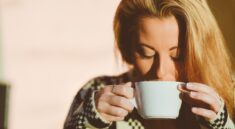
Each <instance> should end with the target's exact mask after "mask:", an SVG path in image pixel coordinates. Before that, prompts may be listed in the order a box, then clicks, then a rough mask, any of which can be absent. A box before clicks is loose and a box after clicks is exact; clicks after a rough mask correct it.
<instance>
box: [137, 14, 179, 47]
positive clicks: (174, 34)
mask: <svg viewBox="0 0 235 129" xmlns="http://www.w3.org/2000/svg"><path fill="white" fill-rule="evenodd" d="M138 31H139V41H140V42H141V43H145V44H147V45H150V46H152V47H154V48H155V49H163V48H166V49H167V48H169V47H172V46H177V45H178V37H179V27H178V23H177V20H176V18H175V17H174V16H170V17H166V18H156V17H154V18H143V19H141V20H140V22H139V30H138ZM159 47H160V48H159Z"/></svg>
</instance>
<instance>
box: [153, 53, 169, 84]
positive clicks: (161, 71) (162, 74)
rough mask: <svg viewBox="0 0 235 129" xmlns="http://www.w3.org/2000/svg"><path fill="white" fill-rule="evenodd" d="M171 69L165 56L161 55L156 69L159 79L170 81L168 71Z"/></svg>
mask: <svg viewBox="0 0 235 129" xmlns="http://www.w3.org/2000/svg"><path fill="white" fill-rule="evenodd" d="M169 69H170V68H169V67H168V63H167V61H166V60H165V59H164V57H159V60H158V63H157V69H156V76H157V79H158V80H161V81H168V80H169V78H168V77H167V72H168V70H169Z"/></svg>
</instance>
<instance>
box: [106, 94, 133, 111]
mask: <svg viewBox="0 0 235 129" xmlns="http://www.w3.org/2000/svg"><path fill="white" fill-rule="evenodd" d="M107 99H108V103H109V104H111V105H113V106H117V107H121V108H124V109H125V110H127V111H128V112H131V111H132V110H133V109H134V106H133V104H131V102H130V101H129V99H127V98H124V97H121V96H115V95H112V96H110V97H109V98H107Z"/></svg>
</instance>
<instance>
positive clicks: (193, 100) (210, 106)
mask: <svg viewBox="0 0 235 129" xmlns="http://www.w3.org/2000/svg"><path fill="white" fill-rule="evenodd" d="M178 90H180V91H181V92H182V93H181V96H180V97H181V99H182V100H183V101H185V102H187V103H189V104H190V105H191V106H192V109H191V110H192V112H193V113H194V114H196V115H199V116H202V117H204V118H205V119H207V120H212V119H214V118H215V117H216V114H217V113H218V112H219V110H220V107H221V103H222V102H221V100H220V97H219V95H218V93H217V92H216V91H215V90H214V89H212V88H211V87H209V86H207V85H205V84H201V83H187V84H186V86H178Z"/></svg>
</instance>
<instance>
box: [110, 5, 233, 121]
mask: <svg viewBox="0 0 235 129" xmlns="http://www.w3.org/2000/svg"><path fill="white" fill-rule="evenodd" d="M172 15H173V16H175V17H176V19H177V21H178V24H179V29H180V35H181V37H182V38H181V41H180V42H179V43H180V45H181V46H182V47H183V52H182V53H183V56H184V63H183V64H184V65H185V67H184V68H185V69H184V71H185V75H184V76H185V77H186V80H187V81H188V82H199V83H204V84H207V85H208V86H210V87H212V88H213V89H215V90H216V91H217V93H218V94H219V95H220V96H221V97H222V98H223V100H224V102H225V104H226V106H227V109H228V112H229V114H230V117H231V118H232V117H233V116H234V115H233V106H234V104H233V103H234V101H233V84H232V72H233V69H232V63H231V56H229V53H228V49H227V48H226V44H225V41H224V38H223V36H222V33H221V31H220V29H219V27H218V25H217V22H216V20H215V18H214V16H213V14H212V12H211V10H210V8H209V6H208V4H207V2H206V0H122V1H121V2H120V4H119V6H118V8H117V11H116V14H115V18H114V25H113V29H114V35H115V42H116V48H117V50H118V51H119V52H120V55H121V57H122V59H123V61H124V62H126V63H127V64H128V65H133V63H134V60H135V59H134V58H133V57H134V52H133V51H134V46H135V43H134V39H136V38H138V37H136V36H137V35H136V32H137V31H138V22H139V21H140V19H141V18H145V17H157V18H164V17H168V16H172Z"/></svg>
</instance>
